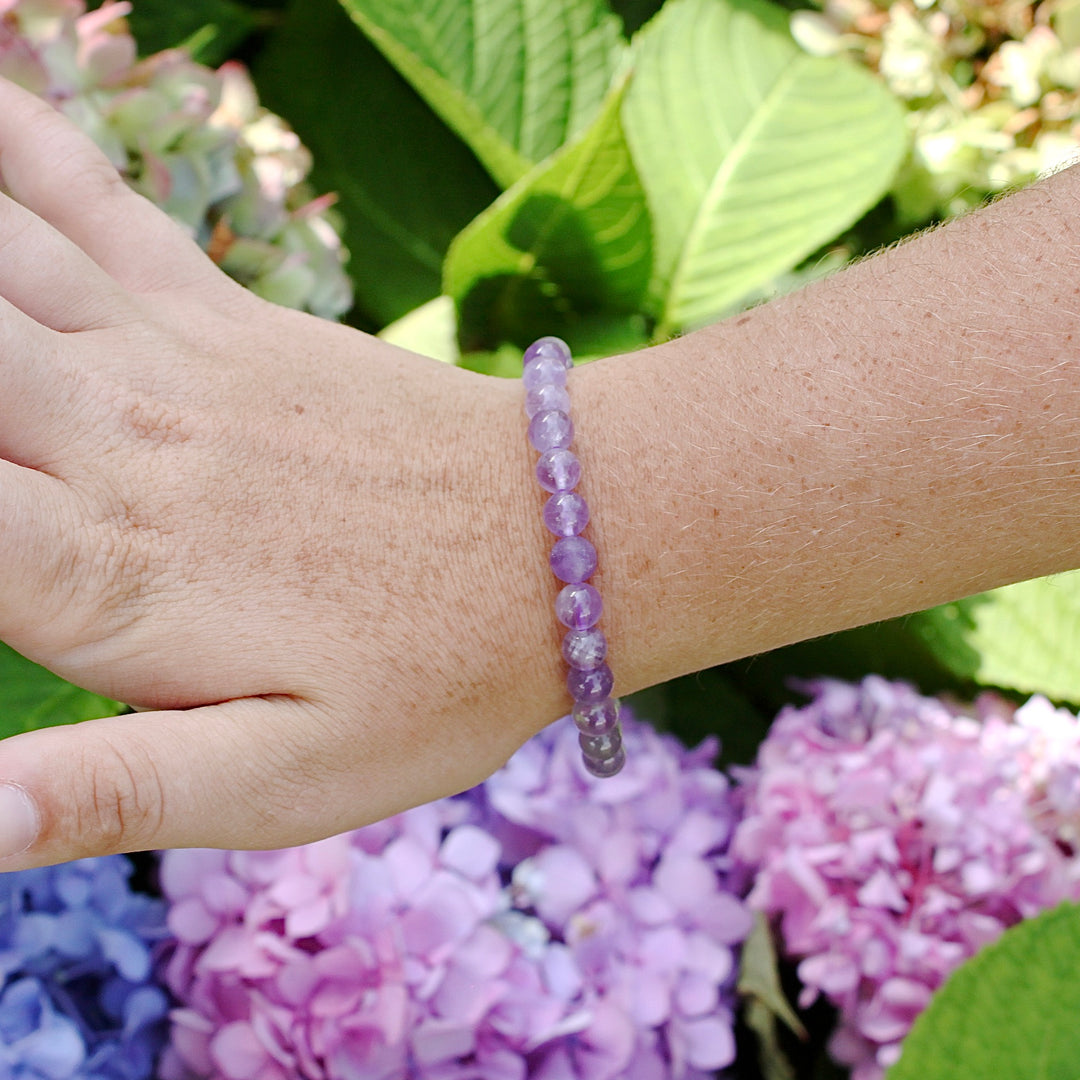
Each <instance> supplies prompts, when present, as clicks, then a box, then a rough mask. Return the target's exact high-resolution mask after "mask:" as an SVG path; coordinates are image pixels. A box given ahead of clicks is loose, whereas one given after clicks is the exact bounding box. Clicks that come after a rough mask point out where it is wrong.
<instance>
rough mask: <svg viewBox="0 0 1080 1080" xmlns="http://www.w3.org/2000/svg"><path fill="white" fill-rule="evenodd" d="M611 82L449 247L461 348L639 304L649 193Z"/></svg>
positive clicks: (521, 338)
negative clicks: (601, 100) (591, 114)
mask: <svg viewBox="0 0 1080 1080" xmlns="http://www.w3.org/2000/svg"><path fill="white" fill-rule="evenodd" d="M622 97H623V87H618V88H616V89H615V90H614V91H613V92H612V93H611V95H610V96H609V98H608V100H607V102H606V103H605V105H604V107H603V109H602V110H601V112H600V114H599V115H598V116H597V118H596V119H595V120H594V121H593V123H592V125H591V126H590V127H589V128H588V129H587V130H586V131H584V132H583V133H582V134H581V135H579V136H578V137H577V138H576V139H574V140H573V141H571V142H570V143H568V144H567V145H566V146H565V147H563V148H562V149H561V150H559V151H558V153H556V154H555V155H553V156H552V157H551V158H549V159H548V160H547V161H545V162H544V163H543V164H541V165H539V166H537V167H536V169H534V170H533V171H532V172H531V173H529V174H528V175H527V176H525V177H523V178H522V179H521V180H519V181H518V183H516V184H515V185H514V186H513V187H511V188H510V189H509V190H508V191H506V192H504V193H503V195H502V196H500V198H499V199H498V200H496V202H495V203H494V204H493V205H492V206H491V207H490V208H489V209H487V210H485V211H484V213H482V214H481V215H480V216H479V217H478V218H477V219H476V220H475V221H474V222H472V223H471V224H470V225H469V226H468V228H466V229H465V230H464V231H463V232H462V233H461V235H460V236H458V237H457V238H456V239H455V240H454V242H453V244H452V245H451V247H450V251H449V252H448V253H447V257H446V264H445V268H444V276H443V287H444V291H445V292H446V293H447V294H448V295H450V296H452V297H453V298H454V300H455V301H456V302H457V305H458V313H459V320H460V324H461V325H460V336H461V338H462V341H463V342H464V344H465V346H466V348H469V349H473V348H478V347H485V346H486V347H489V348H490V347H494V346H496V345H498V344H499V343H500V342H503V341H513V342H516V343H517V344H518V345H527V344H528V343H529V341H530V340H532V339H533V338H535V337H538V336H540V335H541V334H543V333H563V332H564V331H565V332H566V333H565V334H564V336H566V335H567V334H569V335H570V336H569V337H568V338H567V340H568V341H569V342H570V344H571V346H574V347H576V343H575V342H574V341H573V340H571V338H572V336H573V335H572V326H573V322H574V320H575V319H581V318H584V317H588V316H590V315H595V314H597V313H624V314H629V313H632V312H634V311H636V309H637V307H638V305H639V303H640V301H641V298H642V296H643V295H644V292H645V288H646V286H647V285H648V281H649V271H650V267H651V233H650V225H649V218H648V211H647V209H646V206H645V196H644V192H643V191H642V189H641V184H640V181H639V180H638V177H637V173H636V171H635V169H634V164H633V161H632V160H631V158H630V151H629V149H628V147H627V145H626V140H625V138H624V136H623V131H622V123H621V121H620V119H619V110H620V107H621V104H622Z"/></svg>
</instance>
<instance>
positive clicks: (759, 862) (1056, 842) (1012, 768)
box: [732, 678, 1080, 1080]
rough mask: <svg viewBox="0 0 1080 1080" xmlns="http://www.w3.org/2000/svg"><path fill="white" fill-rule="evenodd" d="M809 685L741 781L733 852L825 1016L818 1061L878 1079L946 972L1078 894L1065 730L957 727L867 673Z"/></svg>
mask: <svg viewBox="0 0 1080 1080" xmlns="http://www.w3.org/2000/svg"><path fill="white" fill-rule="evenodd" d="M812 689H813V691H814V695H815V696H814V699H813V701H812V702H811V703H810V704H809V705H807V706H806V707H804V708H800V709H795V708H791V709H787V710H785V711H784V712H782V713H781V714H780V716H779V717H778V719H777V720H776V722H775V723H774V725H773V727H772V729H771V731H770V733H769V736H768V738H767V739H766V741H765V742H764V743H763V744H762V746H761V749H760V752H759V755H758V761H757V764H756V767H755V768H754V769H751V770H746V771H745V772H744V773H743V775H742V785H743V786H742V792H743V796H744V797H745V804H746V805H745V814H744V817H743V820H742V821H741V823H740V824H739V826H738V827H737V830H736V833H735V838H734V841H733V844H732V852H733V854H734V856H735V857H736V858H737V859H738V860H739V861H740V862H741V863H742V864H743V866H744V867H745V868H746V870H747V872H748V873H749V874H750V875H751V876H752V879H753V882H754V884H753V887H752V889H751V891H750V893H749V897H748V902H749V903H750V905H751V906H752V907H754V908H757V909H759V910H761V911H763V912H765V913H767V914H768V915H770V916H771V917H772V918H773V919H774V920H775V924H776V926H777V928H778V932H779V935H780V938H781V941H782V945H783V948H784V950H785V952H786V953H787V954H788V955H789V956H792V957H794V958H797V959H798V960H799V961H800V962H799V966H798V974H799V977H800V979H801V981H802V983H803V986H804V990H803V993H802V996H801V999H800V1001H801V1004H803V1005H808V1004H810V1003H811V1002H812V1001H813V1000H814V999H815V998H816V997H817V996H818V995H819V994H824V995H825V996H826V997H827V998H828V999H829V1000H831V1001H832V1002H834V1003H835V1004H836V1005H837V1006H838V1008H839V1011H840V1023H839V1027H838V1029H837V1031H836V1034H835V1036H834V1038H833V1040H832V1043H831V1050H832V1052H833V1054H834V1056H835V1057H836V1058H837V1059H838V1060H839V1061H841V1062H843V1063H845V1064H848V1065H851V1066H852V1067H853V1072H852V1076H853V1080H879V1078H880V1077H881V1076H883V1074H884V1071H885V1069H886V1068H887V1067H888V1066H889V1065H890V1064H892V1063H893V1062H894V1061H895V1060H896V1059H897V1058H898V1057H899V1053H900V1045H901V1041H902V1039H903V1037H904V1035H905V1034H906V1033H907V1031H908V1030H909V1028H910V1026H911V1024H912V1022H913V1021H914V1019H915V1017H916V1016H917V1015H918V1014H919V1012H921V1011H922V1009H923V1008H925V1007H926V1004H927V1003H928V1001H929V1000H930V996H931V994H932V993H933V991H934V990H936V989H937V988H938V987H939V986H940V985H941V984H942V983H943V982H944V981H945V979H946V977H947V976H948V975H949V973H950V972H951V971H952V970H953V969H954V968H956V967H957V966H958V965H959V964H960V963H962V962H963V961H964V960H965V959H967V958H968V957H970V956H972V955H973V954H974V953H975V952H977V951H978V950H979V949H980V948H981V947H982V946H983V945H985V944H987V943H988V942H990V941H993V940H994V939H995V938H996V937H998V935H1000V934H1001V933H1002V931H1004V930H1005V929H1006V928H1007V927H1009V926H1011V925H1013V924H1014V923H1016V922H1018V921H1019V920H1021V919H1023V918H1027V917H1029V916H1032V915H1035V914H1036V913H1038V912H1039V911H1042V910H1044V909H1045V908H1048V907H1050V906H1053V905H1054V904H1057V903H1058V902H1059V901H1061V900H1063V899H1066V898H1069V897H1073V898H1075V897H1077V896H1080V862H1078V860H1076V859H1075V858H1074V857H1073V854H1074V850H1075V844H1076V839H1077V835H1076V828H1077V824H1078V823H1080V724H1078V723H1077V719H1076V717H1075V716H1073V715H1072V714H1070V713H1067V712H1064V711H1055V710H1054V709H1053V708H1052V707H1051V706H1050V705H1049V704H1048V703H1047V702H1046V701H1045V700H1043V699H1041V698H1035V699H1033V700H1032V701H1031V702H1029V703H1028V704H1027V705H1025V706H1023V707H1022V708H1020V709H1019V710H1017V712H1016V714H1015V717H1010V715H1009V713H1010V712H1011V709H1008V708H1006V707H1004V706H1003V705H1001V704H1000V703H995V702H993V701H992V700H990V699H986V700H984V701H983V702H982V703H981V704H980V706H978V707H977V712H978V713H979V714H980V715H977V716H974V717H973V716H969V715H963V714H962V713H961V712H960V710H959V709H956V708H952V707H950V706H948V705H947V704H945V703H943V702H942V701H939V700H936V699H932V698H925V697H921V696H919V695H918V694H917V693H915V692H914V691H913V690H911V689H910V688H908V687H906V686H903V685H899V684H894V683H888V682H885V681H884V680H882V679H879V678H869V679H867V680H865V681H864V682H863V683H861V684H860V685H857V686H851V685H847V684H843V683H837V682H822V683H819V684H816V685H815V686H813V687H812Z"/></svg>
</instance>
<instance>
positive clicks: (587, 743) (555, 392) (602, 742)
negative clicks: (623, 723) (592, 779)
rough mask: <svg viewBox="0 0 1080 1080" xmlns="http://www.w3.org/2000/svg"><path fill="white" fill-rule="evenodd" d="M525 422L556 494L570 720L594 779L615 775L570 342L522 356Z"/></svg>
mask: <svg viewBox="0 0 1080 1080" xmlns="http://www.w3.org/2000/svg"><path fill="white" fill-rule="evenodd" d="M523 363H524V367H523V369H522V378H521V381H522V383H523V384H524V386H525V415H526V416H528V418H529V442H530V443H531V444H532V446H533V448H534V449H535V450H538V451H539V452H540V458H539V460H538V461H537V463H536V478H537V480H539V481H540V486H541V487H542V488H543V489H544V490H545V491H547V492H550V493H551V494H550V498H549V499H548V500H547V502H546V503H545V505H544V513H543V517H544V524H545V525H546V526H547V529H548V531H549V532H551V533H552V534H554V535H555V536H556V537H557V538H558V539H556V541H555V543H554V545H553V546H552V549H551V558H550V560H549V561H550V563H551V569H552V570H553V571H554V573H555V576H556V577H557V578H558V579H559V580H560V581H562V582H564V583H565V584H564V586H563V589H562V591H561V592H560V593H559V595H558V596H557V597H556V598H555V616H556V618H558V620H559V622H561V623H562V624H563V626H565V627H566V628H567V631H566V635H565V637H564V638H563V643H562V654H563V659H564V660H565V661H566V663H567V664H568V665H569V670H568V671H567V674H566V686H567V689H568V690H569V691H570V696H571V697H572V698H573V699H574V709H573V713H572V716H573V718H574V723H575V724H576V725H577V728H578V742H579V743H580V744H581V754H582V760H583V761H584V764H585V768H586V769H588V771H589V772H590V773H592V774H593V776H614V775H615V774H616V773H617V772H618V771H619V770H620V769H621V768H622V767H623V765H624V764H625V763H626V753H625V751H624V750H623V745H622V731H621V729H620V726H619V702H618V700H617V699H616V698H613V697H612V696H611V690H612V686H613V683H614V680H613V678H612V674H611V668H610V667H608V665H607V661H606V657H607V638H605V637H604V632H603V631H602V630H600V629H598V628H597V625H596V624H597V622H599V620H600V612H601V610H602V604H601V601H600V593H599V592H597V590H596V589H595V588H594V587H593V586H592V585H590V584H588V581H589V578H590V577H592V575H593V572H594V571H595V570H596V548H595V547H593V545H592V544H591V543H590V542H589V541H588V540H586V539H585V537H584V536H582V535H581V532H582V530H583V529H584V528H585V526H586V525H587V524H588V522H589V507H588V504H587V503H586V502H585V500H584V499H583V498H582V496H581V495H580V494H578V492H576V491H575V490H574V488H576V487H577V484H578V481H579V480H580V479H581V463H580V462H579V461H578V459H577V457H576V456H575V455H574V453H573V452H572V451H571V449H570V443H571V440H572V439H573V437H574V425H573V422H572V421H571V419H570V395H569V393H568V391H567V389H566V373H567V371H569V369H570V368H571V367H573V364H574V361H573V359H572V357H571V356H570V349H569V348H568V347H567V345H566V342H564V341H562V340H561V339H560V338H557V337H543V338H540V340H539V341H534V342H533V343H532V344H531V345H530V346H529V347H528V348H527V349H526V350H525V355H524V357H523Z"/></svg>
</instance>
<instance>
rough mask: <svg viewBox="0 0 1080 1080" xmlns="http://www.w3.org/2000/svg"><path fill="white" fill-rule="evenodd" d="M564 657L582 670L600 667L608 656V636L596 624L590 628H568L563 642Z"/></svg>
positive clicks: (571, 664)
mask: <svg viewBox="0 0 1080 1080" xmlns="http://www.w3.org/2000/svg"><path fill="white" fill-rule="evenodd" d="M562 654H563V659H564V660H565V661H566V662H567V663H568V664H569V665H570V666H571V667H572V668H579V669H580V670H581V671H588V669H589V668H594V667H599V666H600V665H601V664H602V663H603V662H604V657H605V656H607V638H606V637H604V631H603V630H598V629H597V628H596V627H595V626H594V627H591V628H590V629H589V630H567V631H566V634H565V636H564V637H563V642H562Z"/></svg>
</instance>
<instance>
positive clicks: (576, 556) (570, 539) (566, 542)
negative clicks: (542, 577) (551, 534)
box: [548, 536, 596, 584]
mask: <svg viewBox="0 0 1080 1080" xmlns="http://www.w3.org/2000/svg"><path fill="white" fill-rule="evenodd" d="M548 561H549V562H550V563H551V569H552V571H553V572H554V574H555V576H556V577H557V578H558V579H559V580H560V581H565V582H567V583H568V584H576V583H577V582H580V581H587V580H588V579H589V578H591V577H592V576H593V574H594V573H595V571H596V548H594V547H593V546H592V544H591V543H589V541H588V540H586V539H585V537H584V536H564V537H563V538H562V539H561V540H556V541H555V543H554V544H553V545H552V548H551V557H550V559H549V560H548Z"/></svg>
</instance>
